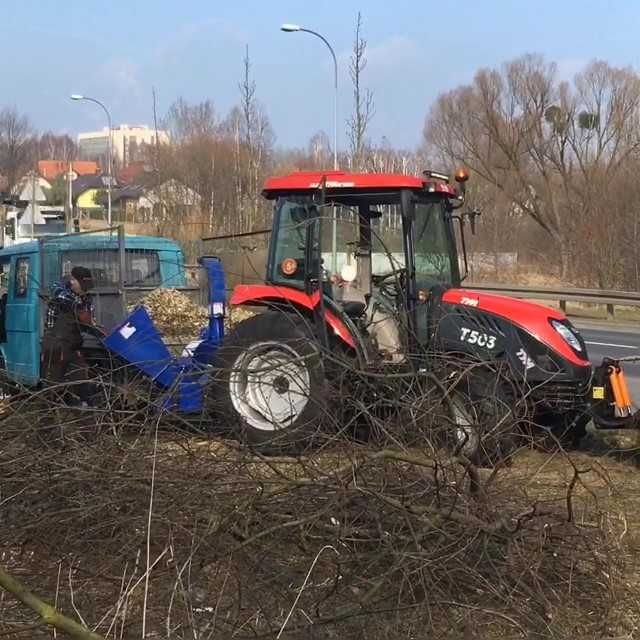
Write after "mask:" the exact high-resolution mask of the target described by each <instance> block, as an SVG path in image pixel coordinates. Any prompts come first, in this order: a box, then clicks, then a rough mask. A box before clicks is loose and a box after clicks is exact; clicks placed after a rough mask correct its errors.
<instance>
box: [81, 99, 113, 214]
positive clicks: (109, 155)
mask: <svg viewBox="0 0 640 640" xmlns="http://www.w3.org/2000/svg"><path fill="white" fill-rule="evenodd" d="M71 99H72V100H76V101H78V100H86V101H87V102H93V103H95V104H97V105H98V106H100V107H102V110H103V111H104V112H105V114H106V116H107V124H108V125H109V137H108V138H107V147H108V152H107V156H108V160H107V161H108V163H109V169H108V171H109V176H108V179H109V182H108V183H107V222H108V224H109V226H111V182H112V176H111V171H112V166H113V163H112V159H111V129H112V127H111V114H110V113H109V110H108V109H107V107H105V106H104V104H102V102H100V100H96V99H95V98H89V97H88V96H83V95H80V94H79V93H73V94H71Z"/></svg>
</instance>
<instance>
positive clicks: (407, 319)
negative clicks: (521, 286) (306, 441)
mask: <svg viewBox="0 0 640 640" xmlns="http://www.w3.org/2000/svg"><path fill="white" fill-rule="evenodd" d="M459 178H460V180H461V181H462V184H464V180H465V179H466V174H464V173H462V174H460V177H459ZM263 195H264V196H265V197H266V198H268V199H270V200H273V201H274V203H275V208H274V221H273V230H272V237H271V245H270V249H269V257H268V264H267V277H266V284H267V286H271V287H273V289H272V295H274V296H277V297H288V298H289V299H291V300H293V299H300V296H306V297H307V298H308V299H309V300H310V301H311V302H310V304H309V306H311V307H312V308H314V309H315V308H316V307H318V306H324V307H325V311H326V312H328V313H329V314H330V315H329V316H328V321H329V323H330V324H331V318H332V317H334V318H335V321H336V322H335V323H336V324H337V323H338V322H339V321H341V322H343V323H344V324H346V325H347V328H348V334H349V337H350V338H351V339H352V340H353V341H354V342H359V343H360V344H359V345H357V346H359V347H361V350H362V352H363V354H364V355H365V357H366V360H367V361H372V360H377V359H379V358H382V360H384V361H387V362H390V363H395V364H398V363H401V362H403V361H404V359H405V354H406V353H408V352H409V350H412V347H415V346H416V344H417V345H420V344H424V343H425V342H426V313H425V312H424V303H425V302H426V300H427V298H428V296H429V292H430V291H431V290H432V289H433V288H434V287H438V288H449V287H451V286H458V285H459V283H460V280H461V275H460V269H459V264H458V253H457V247H456V236H455V231H454V219H455V218H456V217H458V216H454V215H453V210H454V208H457V207H458V206H459V205H460V204H461V203H462V196H461V194H460V193H459V192H458V190H457V189H456V188H455V186H453V185H451V184H449V181H448V178H447V176H445V175H442V174H435V173H433V172H425V174H424V177H415V176H404V175H389V174H348V173H344V172H341V171H334V172H327V173H295V174H291V175H289V176H285V177H280V178H272V179H270V180H268V181H267V183H266V185H265V188H264V191H263ZM458 219H459V218H458ZM465 263H466V260H465ZM319 291H322V292H323V296H322V299H321V300H319V298H320V296H319V293H318V292H319ZM236 293H237V292H236ZM312 299H313V300H312ZM232 302H233V301H232ZM316 302H317V303H318V304H316ZM353 325H356V326H355V327H354V326H353ZM354 329H356V330H354ZM338 335H340V332H338ZM411 343H414V344H411Z"/></svg>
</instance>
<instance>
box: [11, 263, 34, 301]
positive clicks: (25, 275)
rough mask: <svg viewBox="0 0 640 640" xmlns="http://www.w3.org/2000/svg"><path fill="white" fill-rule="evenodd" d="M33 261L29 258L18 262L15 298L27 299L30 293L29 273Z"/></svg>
mask: <svg viewBox="0 0 640 640" xmlns="http://www.w3.org/2000/svg"><path fill="white" fill-rule="evenodd" d="M30 264H31V259H30V258H27V257H22V258H18V259H17V260H16V278H15V297H16V298H26V297H27V292H28V291H29V272H30Z"/></svg>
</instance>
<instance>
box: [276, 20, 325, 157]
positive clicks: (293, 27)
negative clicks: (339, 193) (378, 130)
mask: <svg viewBox="0 0 640 640" xmlns="http://www.w3.org/2000/svg"><path fill="white" fill-rule="evenodd" d="M280 30H281V31H284V32H285V33H294V32H296V31H304V32H305V33H310V34H311V35H312V36H316V38H320V40H322V42H324V43H325V44H326V45H327V48H328V49H329V51H330V52H331V57H332V58H333V89H334V95H333V168H334V169H337V168H338V61H337V59H336V54H335V52H334V50H333V47H332V46H331V45H330V44H329V41H328V40H327V39H326V38H325V37H324V36H323V35H321V34H319V33H317V32H316V31H311V29H304V28H303V27H301V26H300V25H297V24H283V25H282V26H281V27H280Z"/></svg>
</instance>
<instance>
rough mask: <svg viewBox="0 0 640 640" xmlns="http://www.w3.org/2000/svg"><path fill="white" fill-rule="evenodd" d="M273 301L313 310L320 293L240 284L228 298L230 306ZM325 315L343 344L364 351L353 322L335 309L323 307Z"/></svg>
mask: <svg viewBox="0 0 640 640" xmlns="http://www.w3.org/2000/svg"><path fill="white" fill-rule="evenodd" d="M274 302H280V303H282V302H285V303H287V304H289V305H291V306H293V307H296V308H298V309H300V310H306V311H310V312H313V311H315V309H316V308H317V307H318V305H319V304H320V293H319V292H318V291H316V292H314V293H313V294H311V295H309V294H307V293H305V292H304V291H299V290H297V289H290V288H288V287H278V286H275V285H268V284H257V285H253V284H241V285H238V286H237V287H236V288H235V289H234V290H233V294H232V295H231V299H230V300H229V304H230V305H231V306H239V305H242V304H257V305H267V306H268V305H270V304H272V303H274ZM323 302H325V303H326V304H327V306H329V305H331V303H330V302H329V301H327V300H326V298H325V300H324V301H323ZM331 306H332V305H331ZM325 317H326V319H327V324H328V325H329V327H330V329H331V330H332V331H333V333H334V335H336V336H337V337H338V338H340V340H341V342H342V343H343V344H345V345H347V346H348V347H350V348H351V349H355V350H356V351H357V352H359V353H362V352H364V351H365V349H364V346H363V345H362V344H361V340H360V339H359V338H358V333H357V330H356V328H355V326H353V323H352V322H351V321H350V320H349V319H348V318H345V317H342V318H341V317H340V314H339V312H338V311H337V310H335V309H333V310H331V309H325ZM349 325H351V326H349Z"/></svg>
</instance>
